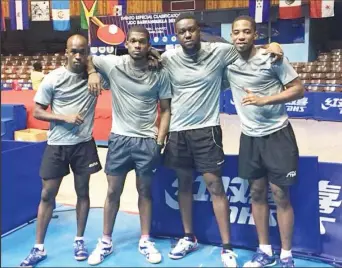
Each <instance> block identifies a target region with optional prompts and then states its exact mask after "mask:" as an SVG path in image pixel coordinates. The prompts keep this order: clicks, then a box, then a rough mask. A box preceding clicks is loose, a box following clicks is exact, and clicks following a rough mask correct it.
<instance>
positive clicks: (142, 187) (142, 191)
mask: <svg viewBox="0 0 342 268" xmlns="http://www.w3.org/2000/svg"><path fill="white" fill-rule="evenodd" d="M137 180H141V181H140V182H139V183H138V184H137V191H138V194H139V198H143V199H151V183H150V182H149V181H146V182H144V181H142V180H143V179H139V178H137Z"/></svg>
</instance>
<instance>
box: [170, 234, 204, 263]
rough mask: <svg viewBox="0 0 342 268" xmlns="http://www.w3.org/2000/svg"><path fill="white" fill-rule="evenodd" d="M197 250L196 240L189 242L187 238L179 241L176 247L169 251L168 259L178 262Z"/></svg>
mask: <svg viewBox="0 0 342 268" xmlns="http://www.w3.org/2000/svg"><path fill="white" fill-rule="evenodd" d="M197 248H198V244H197V239H195V241H191V240H190V239H189V238H188V237H184V238H182V239H179V241H178V243H177V245H176V246H175V247H174V248H173V249H172V250H171V251H170V253H169V258H171V259H174V260H178V259H181V258H183V257H185V255H186V254H188V253H190V252H193V251H195V250H196V249H197Z"/></svg>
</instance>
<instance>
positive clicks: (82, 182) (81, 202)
mask: <svg viewBox="0 0 342 268" xmlns="http://www.w3.org/2000/svg"><path fill="white" fill-rule="evenodd" d="M89 179H90V175H77V174H75V175H74V182H75V191H76V195H77V203H76V220H77V235H76V236H77V237H83V235H84V231H85V228H86V225H87V219H88V214H89V207H90V199H89Z"/></svg>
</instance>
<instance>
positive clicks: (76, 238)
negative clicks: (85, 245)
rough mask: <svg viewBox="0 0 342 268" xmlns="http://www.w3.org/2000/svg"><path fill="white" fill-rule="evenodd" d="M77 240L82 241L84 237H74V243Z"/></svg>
mask: <svg viewBox="0 0 342 268" xmlns="http://www.w3.org/2000/svg"><path fill="white" fill-rule="evenodd" d="M79 240H82V241H84V237H83V236H75V241H79Z"/></svg>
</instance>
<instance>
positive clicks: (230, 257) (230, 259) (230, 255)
mask: <svg viewBox="0 0 342 268" xmlns="http://www.w3.org/2000/svg"><path fill="white" fill-rule="evenodd" d="M237 257H238V256H237V255H236V253H235V252H234V251H232V250H228V249H224V250H222V252H221V260H222V262H223V266H224V267H234V268H235V267H238V264H237V261H236V258H237Z"/></svg>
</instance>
